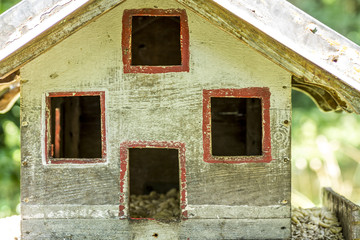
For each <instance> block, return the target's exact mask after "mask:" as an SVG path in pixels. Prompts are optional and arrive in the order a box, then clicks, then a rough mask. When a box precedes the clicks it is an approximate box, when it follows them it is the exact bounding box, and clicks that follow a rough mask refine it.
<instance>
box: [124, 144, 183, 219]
mask: <svg viewBox="0 0 360 240" xmlns="http://www.w3.org/2000/svg"><path fill="white" fill-rule="evenodd" d="M129 170H130V171H129V175H130V177H129V182H130V183H129V187H130V203H129V212H130V217H131V218H154V219H178V218H179V217H180V200H179V152H178V150H177V149H166V148H130V149H129Z"/></svg>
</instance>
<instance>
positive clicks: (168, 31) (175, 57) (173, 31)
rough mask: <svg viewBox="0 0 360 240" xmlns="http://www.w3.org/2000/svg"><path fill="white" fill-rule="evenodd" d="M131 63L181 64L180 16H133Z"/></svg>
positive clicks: (148, 64)
mask: <svg viewBox="0 0 360 240" xmlns="http://www.w3.org/2000/svg"><path fill="white" fill-rule="evenodd" d="M131 65H133V66H135V65H140V66H142V65H144V66H167V65H181V47H180V17H163V16H133V17H132V32H131Z"/></svg>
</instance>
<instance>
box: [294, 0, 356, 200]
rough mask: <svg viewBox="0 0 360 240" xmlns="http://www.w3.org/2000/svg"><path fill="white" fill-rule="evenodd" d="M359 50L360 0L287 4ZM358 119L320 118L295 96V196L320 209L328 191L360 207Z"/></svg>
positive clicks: (311, 106) (335, 115) (343, 115)
mask: <svg viewBox="0 0 360 240" xmlns="http://www.w3.org/2000/svg"><path fill="white" fill-rule="evenodd" d="M289 2H291V3H293V4H294V5H296V6H297V7H299V8H301V9H302V10H304V11H305V12H307V13H308V14H310V15H312V16H313V17H315V18H316V19H318V20H319V21H321V22H323V23H324V24H326V25H327V26H329V27H331V28H332V29H334V30H335V31H337V32H339V33H340V34H342V35H344V36H346V37H347V38H349V39H350V40H352V41H353V42H355V43H357V44H358V45H359V44H360V24H359V23H360V0H289ZM359 135H360V116H359V115H355V114H348V113H323V112H321V111H320V110H319V109H318V108H317V107H316V106H315V104H314V103H313V102H312V101H311V100H310V98H308V97H306V96H305V95H304V94H302V93H299V92H296V91H293V124H292V159H293V171H292V182H293V189H294V191H293V193H294V192H295V193H298V192H300V195H303V196H304V197H306V198H308V199H309V200H311V201H312V202H313V203H315V204H316V205H319V204H320V188H321V187H323V186H331V187H332V188H333V189H334V190H336V191H337V192H339V193H341V194H343V195H345V196H346V197H348V198H349V199H351V200H352V201H354V202H356V203H358V204H360V137H359Z"/></svg>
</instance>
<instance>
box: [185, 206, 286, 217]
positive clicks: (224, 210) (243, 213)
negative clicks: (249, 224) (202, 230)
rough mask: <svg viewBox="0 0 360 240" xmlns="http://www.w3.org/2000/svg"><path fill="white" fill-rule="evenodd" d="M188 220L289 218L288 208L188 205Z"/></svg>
mask: <svg viewBox="0 0 360 240" xmlns="http://www.w3.org/2000/svg"><path fill="white" fill-rule="evenodd" d="M185 210H187V211H188V216H189V218H190V219H193V218H194V219H199V218H200V219H220V218H224V219H258V218H289V217H290V206H284V205H274V206H260V207H257V206H246V205H242V206H224V205H188V206H186V209H185Z"/></svg>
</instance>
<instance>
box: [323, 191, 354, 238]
mask: <svg viewBox="0 0 360 240" xmlns="http://www.w3.org/2000/svg"><path fill="white" fill-rule="evenodd" d="M322 198H323V199H322V201H323V205H324V206H326V207H327V208H328V209H330V210H331V211H332V212H334V213H336V216H337V217H338V218H339V220H340V222H341V226H342V228H343V235H344V237H345V239H346V240H358V239H360V206H359V205H356V204H355V203H353V202H351V201H350V200H348V199H346V198H345V197H344V196H341V195H340V194H337V193H336V192H334V191H333V190H332V189H331V188H323V189H322Z"/></svg>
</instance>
